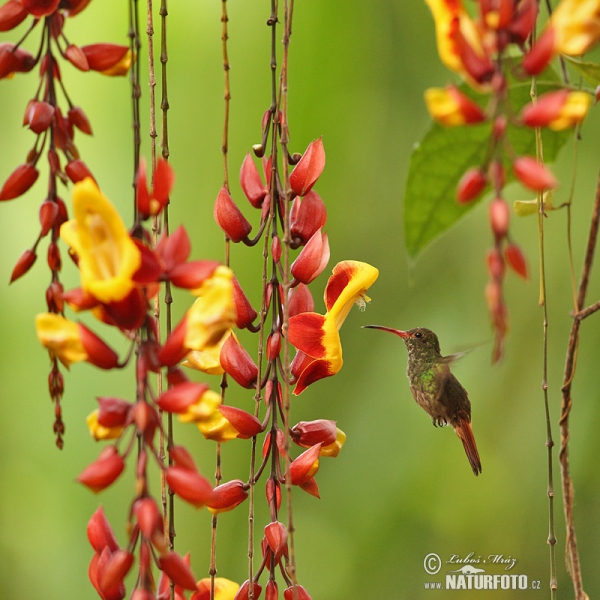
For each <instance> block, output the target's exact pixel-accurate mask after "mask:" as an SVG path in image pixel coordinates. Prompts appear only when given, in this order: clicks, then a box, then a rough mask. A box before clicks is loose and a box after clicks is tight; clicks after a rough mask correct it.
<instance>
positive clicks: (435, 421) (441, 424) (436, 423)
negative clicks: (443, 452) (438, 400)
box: [431, 417, 448, 427]
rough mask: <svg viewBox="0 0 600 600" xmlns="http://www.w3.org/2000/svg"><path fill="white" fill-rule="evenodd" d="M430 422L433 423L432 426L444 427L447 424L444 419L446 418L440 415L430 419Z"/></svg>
mask: <svg viewBox="0 0 600 600" xmlns="http://www.w3.org/2000/svg"><path fill="white" fill-rule="evenodd" d="M431 422H432V423H433V426H434V427H445V426H446V425H448V421H446V419H444V418H442V417H440V418H439V419H432V420H431Z"/></svg>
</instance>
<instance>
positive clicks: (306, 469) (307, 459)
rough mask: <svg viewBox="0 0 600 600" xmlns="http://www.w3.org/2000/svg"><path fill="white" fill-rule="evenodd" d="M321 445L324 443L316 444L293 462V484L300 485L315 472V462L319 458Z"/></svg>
mask: <svg viewBox="0 0 600 600" xmlns="http://www.w3.org/2000/svg"><path fill="white" fill-rule="evenodd" d="M321 446H322V444H315V445H314V446H312V447H311V448H309V449H308V450H306V451H305V452H303V453H302V454H301V455H300V456H299V457H298V458H296V459H295V460H293V461H292V462H291V464H290V478H291V482H292V485H300V484H302V483H304V482H305V481H306V480H307V479H308V478H309V477H312V476H313V475H314V474H315V472H316V470H315V462H316V461H318V459H319V451H320V450H321Z"/></svg>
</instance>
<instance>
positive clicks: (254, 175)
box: [240, 152, 269, 208]
mask: <svg viewBox="0 0 600 600" xmlns="http://www.w3.org/2000/svg"><path fill="white" fill-rule="evenodd" d="M240 184H241V186H242V191H243V192H244V194H245V196H246V198H248V201H249V202H250V204H252V206H254V208H260V207H261V206H262V203H263V200H264V199H265V196H266V195H267V194H268V192H269V190H268V189H267V188H266V187H265V186H264V185H263V182H262V181H261V179H260V175H259V173H258V169H257V168H256V165H255V164H254V161H253V160H252V157H251V156H250V152H248V154H246V158H244V162H243V163H242V168H241V169H240Z"/></svg>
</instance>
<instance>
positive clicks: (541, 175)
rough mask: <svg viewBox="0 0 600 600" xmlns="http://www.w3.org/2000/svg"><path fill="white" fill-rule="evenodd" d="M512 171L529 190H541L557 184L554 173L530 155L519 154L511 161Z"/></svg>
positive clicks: (551, 187)
mask: <svg viewBox="0 0 600 600" xmlns="http://www.w3.org/2000/svg"><path fill="white" fill-rule="evenodd" d="M513 171H514V172H515V175H516V176H517V178H518V179H519V181H520V182H521V183H522V184H523V185H524V186H525V187H528V188H529V189H531V190H534V191H536V192H541V191H543V190H550V189H553V188H555V187H557V186H558V181H557V180H556V178H555V177H554V175H553V174H552V173H551V172H550V171H549V170H548V169H547V168H546V167H545V166H544V165H543V164H541V163H540V162H538V161H537V160H536V159H535V158H533V157H532V156H520V157H519V158H517V159H515V161H514V162H513Z"/></svg>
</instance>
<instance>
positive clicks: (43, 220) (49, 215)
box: [39, 200, 58, 237]
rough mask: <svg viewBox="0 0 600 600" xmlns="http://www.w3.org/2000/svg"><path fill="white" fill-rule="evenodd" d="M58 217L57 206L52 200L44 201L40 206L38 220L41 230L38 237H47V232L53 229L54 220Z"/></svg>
mask: <svg viewBox="0 0 600 600" xmlns="http://www.w3.org/2000/svg"><path fill="white" fill-rule="evenodd" d="M57 217H58V204H57V203H56V202H52V200H45V201H44V202H42V203H41V204H40V211H39V218H40V225H41V226H42V230H41V231H40V236H41V237H44V236H46V235H48V232H49V231H50V230H51V229H52V227H54V223H55V222H56V218H57Z"/></svg>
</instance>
